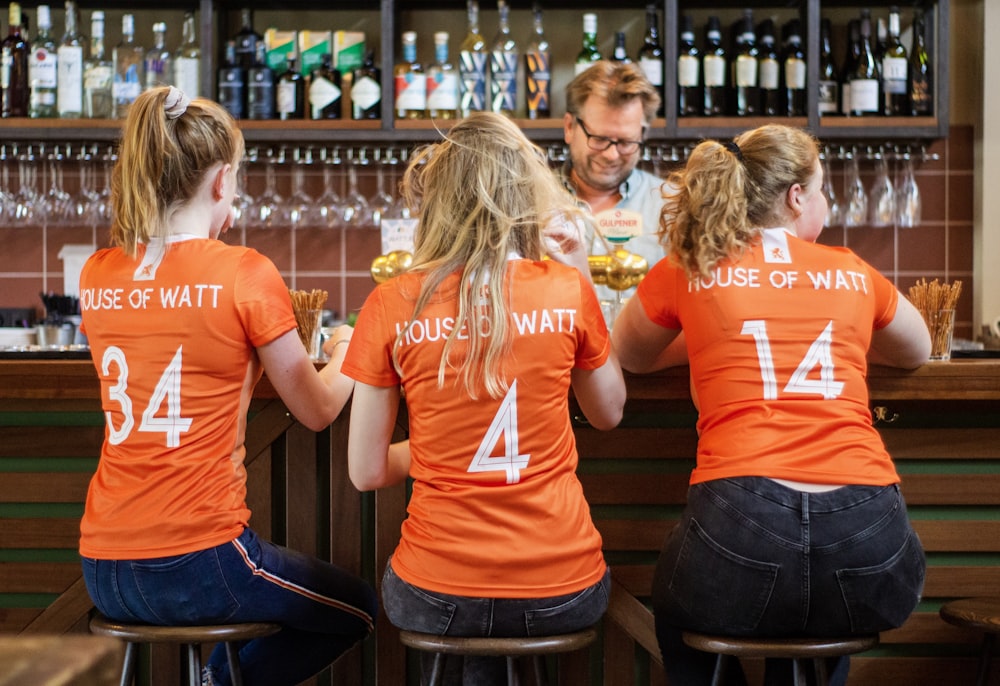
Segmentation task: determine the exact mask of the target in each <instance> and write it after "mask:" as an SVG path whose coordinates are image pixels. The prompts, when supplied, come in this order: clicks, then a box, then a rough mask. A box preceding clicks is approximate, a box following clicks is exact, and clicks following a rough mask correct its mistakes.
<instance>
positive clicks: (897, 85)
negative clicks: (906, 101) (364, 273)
mask: <svg viewBox="0 0 1000 686" xmlns="http://www.w3.org/2000/svg"><path fill="white" fill-rule="evenodd" d="M906 68H907V63H906V59H905V58H902V57H886V58H884V59H883V60H882V87H883V88H885V92H886V93H905V92H906Z"/></svg>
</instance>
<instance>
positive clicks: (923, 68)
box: [910, 9, 934, 117]
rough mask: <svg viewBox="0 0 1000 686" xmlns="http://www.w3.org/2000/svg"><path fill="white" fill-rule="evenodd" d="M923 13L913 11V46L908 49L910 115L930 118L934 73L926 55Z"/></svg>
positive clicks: (931, 113) (932, 112) (931, 114)
mask: <svg viewBox="0 0 1000 686" xmlns="http://www.w3.org/2000/svg"><path fill="white" fill-rule="evenodd" d="M925 31H926V27H925V25H924V13H923V11H921V10H919V9H917V10H914V11H913V45H912V46H911V48H910V114H912V115H914V116H918V117H930V116H933V114H934V87H933V84H934V81H933V77H934V72H933V71H932V70H931V58H930V56H929V55H928V54H927V45H926V40H927V39H926V37H925V35H924V32H925Z"/></svg>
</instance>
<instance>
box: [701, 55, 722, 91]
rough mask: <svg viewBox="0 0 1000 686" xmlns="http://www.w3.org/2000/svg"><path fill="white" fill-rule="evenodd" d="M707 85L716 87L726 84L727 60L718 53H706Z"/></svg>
mask: <svg viewBox="0 0 1000 686" xmlns="http://www.w3.org/2000/svg"><path fill="white" fill-rule="evenodd" d="M703 62H704V65H705V85H706V86H708V87H710V88H716V87H719V86H725V85H726V60H725V58H723V57H719V56H718V55H705V59H704V61H703Z"/></svg>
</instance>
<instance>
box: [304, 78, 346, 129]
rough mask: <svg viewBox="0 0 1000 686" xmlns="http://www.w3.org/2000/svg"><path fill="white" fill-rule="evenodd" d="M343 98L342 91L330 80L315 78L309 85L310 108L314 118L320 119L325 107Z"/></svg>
mask: <svg viewBox="0 0 1000 686" xmlns="http://www.w3.org/2000/svg"><path fill="white" fill-rule="evenodd" d="M340 96H341V90H340V89H339V88H337V84H335V83H334V82H333V81H331V80H330V79H323V78H314V79H313V80H312V83H311V84H309V107H310V108H312V118H313V119H319V118H320V117H321V116H322V110H323V108H324V107H326V106H327V105H329V104H330V103H332V102H333V101H334V100H336V99H337V98H339V97H340Z"/></svg>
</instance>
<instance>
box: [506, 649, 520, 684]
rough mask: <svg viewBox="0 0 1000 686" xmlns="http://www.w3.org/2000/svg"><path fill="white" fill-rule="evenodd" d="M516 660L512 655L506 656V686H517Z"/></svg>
mask: <svg viewBox="0 0 1000 686" xmlns="http://www.w3.org/2000/svg"><path fill="white" fill-rule="evenodd" d="M518 683H519V679H518V678H517V660H516V658H514V657H513V656H512V655H508V656H507V686H517V685H518Z"/></svg>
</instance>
